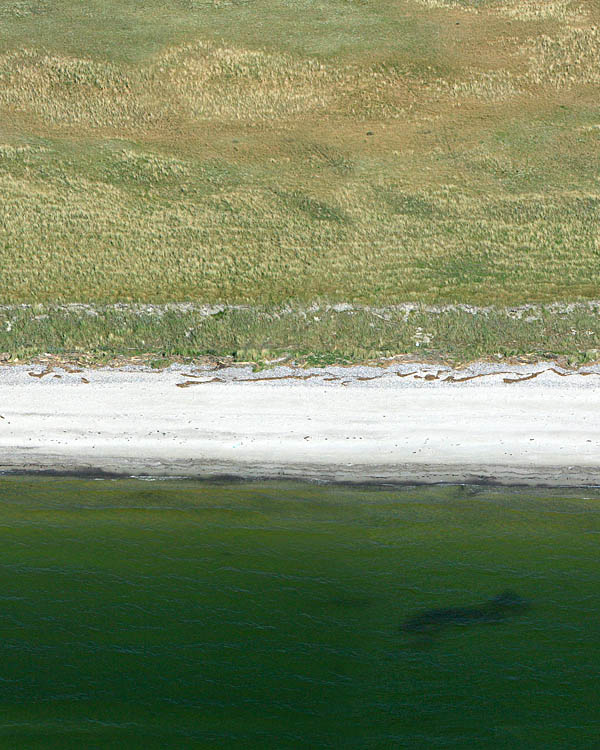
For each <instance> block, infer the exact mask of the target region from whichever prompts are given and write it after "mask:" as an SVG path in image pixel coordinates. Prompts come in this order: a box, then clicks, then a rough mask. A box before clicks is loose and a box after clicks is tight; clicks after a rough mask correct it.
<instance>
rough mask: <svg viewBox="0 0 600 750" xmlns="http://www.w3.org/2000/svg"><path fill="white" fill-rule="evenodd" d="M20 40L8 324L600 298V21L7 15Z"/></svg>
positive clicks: (401, 9) (551, 9) (182, 8)
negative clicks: (84, 312) (130, 309)
mask: <svg viewBox="0 0 600 750" xmlns="http://www.w3.org/2000/svg"><path fill="white" fill-rule="evenodd" d="M0 24H1V29H2V33H1V34H0V196H1V201H0V303H3V304H18V303H44V304H48V305H52V304H54V303H59V302H92V303H97V304H105V303H112V302H119V301H121V302H151V303H159V304H160V303H166V302H170V301H186V300H189V301H194V302H199V303H215V302H221V303H234V304H236V303H244V304H251V305H273V306H277V305H281V304H284V303H286V302H288V301H290V300H292V301H294V302H295V303H298V304H305V305H306V304H311V303H313V302H314V301H315V300H326V301H328V302H346V301H351V302H354V303H362V304H371V305H380V306H385V305H391V304H395V303H398V302H403V301H414V302H419V303H434V304H435V303H447V302H461V303H473V304H479V305H489V304H492V305H496V306H498V307H502V306H506V305H515V304H521V303H524V302H545V303H547V302H552V301H555V300H563V301H569V300H586V299H595V298H597V297H599V296H600V294H599V289H600V262H599V261H600V229H599V227H600V222H599V219H600V184H599V179H600V177H599V175H600V149H599V148H598V146H599V145H600V110H599V107H598V96H597V91H598V88H597V87H598V84H599V83H600V2H598V0H588V1H587V2H585V1H583V2H576V1H575V2H570V1H569V0H480V1H479V2H475V1H473V2H469V1H468V0H173V2H171V3H169V4H167V5H165V4H164V3H159V2H157V1H155V0H150V2H148V1H147V0H145V1H144V2H141V0H91V1H90V2H86V3H81V2H80V1H79V0H5V1H4V2H3V3H2V4H1V5H0ZM591 344H592V345H593V346H596V345H600V341H598V340H596V339H594V341H592V342H591ZM10 346H11V347H12V348H13V349H14V348H15V347H16V346H17V344H16V343H14V342H13V344H11V345H10ZM507 347H508V348H510V347H509V346H508V343H507ZM588 348H590V347H588ZM564 351H565V352H566V351H567V349H566V348H565V349H564Z"/></svg>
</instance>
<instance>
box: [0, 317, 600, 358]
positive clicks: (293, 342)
mask: <svg viewBox="0 0 600 750" xmlns="http://www.w3.org/2000/svg"><path fill="white" fill-rule="evenodd" d="M411 353H414V354H418V356H419V357H420V358H422V359H426V360H437V361H439V360H442V361H445V362H449V363H452V364H461V363H465V362H467V361H471V360H474V359H478V358H483V357H488V356H490V355H491V356H493V358H494V359H496V360H502V359H510V358H514V357H524V356H525V357H527V358H528V359H532V360H536V359H543V358H560V359H561V364H564V365H578V364H583V363H589V362H595V361H598V360H600V303H599V304H597V305H595V306H590V307H588V306H579V307H575V308H573V309H570V310H566V309H559V310H556V309H553V308H548V307H538V308H532V309H528V310H526V311H520V312H517V313H515V311H511V310H480V311H479V312H478V313H477V314H473V312H469V311H466V310H461V309H445V310H440V311H437V312H432V311H431V309H427V308H416V309H414V310H410V311H408V310H399V309H392V308H388V309H385V308H384V309H379V310H370V309H364V308H362V309H361V308H356V309H354V310H346V311H343V310H335V309H332V308H329V307H328V306H327V305H321V306H320V307H319V306H317V305H314V306H313V307H311V308H305V307H302V306H300V305H294V306H288V307H286V308H281V307H280V308H273V307H270V306H264V307H263V308H262V309H258V308H248V309H231V308H229V309H224V310H221V311H216V310H213V311H212V313H211V314H209V313H208V311H206V310H202V309H200V308H196V309H194V308H192V309H187V310H186V309H181V308H165V307H158V308H157V307H149V308H139V307H136V306H121V307H113V306H109V307H104V308H95V309H94V308H91V309H85V308H84V309H81V308H79V309H78V308H60V307H56V306H54V307H48V306H42V305H39V306H36V307H34V308H21V307H12V308H4V309H0V354H1V355H2V357H3V359H5V360H12V361H18V360H21V361H23V360H28V359H32V358H35V357H40V356H43V357H44V358H45V359H48V357H51V358H55V359H56V360H59V361H61V360H62V361H65V360H70V361H79V362H83V363H89V364H106V363H109V362H111V361H114V360H116V359H123V358H125V359H128V360H133V361H138V362H143V363H145V364H148V365H150V366H151V367H153V368H156V369H160V368H162V367H166V366H167V365H168V364H169V363H170V362H173V361H192V360H199V359H202V358H206V357H208V358H210V359H213V360H214V359H225V360H228V361H231V362H236V361H237V362H254V363H255V364H256V365H257V366H260V367H265V366H267V365H268V364H269V363H270V362H272V361H273V360H279V361H281V362H297V363H300V364H305V365H313V366H321V365H327V364H333V363H340V364H350V363H352V362H358V361H368V360H371V361H373V360H381V359H383V358H390V357H394V356H397V355H403V354H411ZM136 358H137V360H136Z"/></svg>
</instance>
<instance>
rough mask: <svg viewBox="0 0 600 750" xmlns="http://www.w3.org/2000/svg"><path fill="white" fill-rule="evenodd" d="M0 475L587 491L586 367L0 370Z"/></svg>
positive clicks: (596, 429)
mask: <svg viewBox="0 0 600 750" xmlns="http://www.w3.org/2000/svg"><path fill="white" fill-rule="evenodd" d="M0 471H2V472H9V471H10V472H23V471H26V472H39V471H54V472H82V473H91V474H98V475H101V474H103V473H109V474H115V475H129V476H147V477H175V476H177V477H213V478H214V477H219V476H230V477H240V478H284V477H286V478H298V479H300V478H302V479H310V480H318V481H343V482H359V483H412V482H415V483H416V482H456V483H462V482H485V481H490V482H497V483H501V484H527V485H565V486H590V485H600V367H597V366H591V367H584V368H582V369H581V370H579V371H567V370H561V369H560V368H559V367H557V366H556V365H555V364H553V363H552V362H546V363H540V364H536V365H520V366H507V365H502V364H498V365H493V364H476V365H473V366H471V367H469V368H466V369H463V370H460V371H455V370H452V369H450V368H447V367H435V366H424V365H414V364H402V365H398V364H396V365H391V366H389V367H351V368H342V367H327V368H324V369H311V370H300V369H294V368H290V367H276V368H274V369H270V370H267V371H263V372H257V373H253V372H252V370H251V369H250V368H249V367H235V368H234V367H231V368H225V369H210V368H208V367H207V368H190V367H182V366H172V367H170V368H169V369H168V370H166V371H162V372H156V371H152V370H142V369H140V368H137V369H136V368H134V367H124V368H122V369H119V370H114V369H113V370H109V369H90V370H75V369H70V370H67V369H58V368H57V369H51V370H48V369H45V368H44V367H42V366H39V365H38V366H24V365H23V366H11V367H3V368H0Z"/></svg>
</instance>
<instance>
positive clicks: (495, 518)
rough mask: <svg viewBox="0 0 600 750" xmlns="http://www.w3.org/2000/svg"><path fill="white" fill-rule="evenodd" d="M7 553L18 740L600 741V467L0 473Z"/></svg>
mask: <svg viewBox="0 0 600 750" xmlns="http://www.w3.org/2000/svg"><path fill="white" fill-rule="evenodd" d="M0 571H1V578H0V748H17V749H21V748H23V749H24V750H35V749H37V748H48V749H49V748H61V750H65V749H66V748H83V749H85V750H87V748H124V749H125V750H129V748H146V749H150V748H178V749H179V748H242V749H244V750H252V749H254V748H257V749H263V748H277V749H283V750H284V749H286V748H310V749H313V748H314V749H315V750H316V749H318V748H343V749H344V750H346V749H350V748H365V749H369V750H370V749H371V748H382V749H384V748H385V749H388V748H390V749H391V748H469V749H472V748H486V750H494V749H495V748H526V749H527V750H534V749H536V748H540V750H542V749H543V750H551V749H552V748H561V749H563V748H569V749H570V750H573V749H574V748H586V749H589V748H592V747H597V746H598V737H599V736H600V704H599V702H598V686H599V684H600V617H599V614H600V492H598V491H593V490H580V491H573V490H518V491H517V490H506V489H499V488H489V487H452V486H445V487H432V486H429V487H421V488H414V487H412V488H411V487H404V488H399V489H398V488H361V489H357V488H348V487H340V486H337V487H331V486H319V485H313V484H300V483H196V482H180V481H155V482H149V481H143V480H108V479H107V480H101V481H99V480H92V479H80V478H60V477H43V478H39V477H38V478H32V477H18V476H4V477H0ZM502 592H510V596H512V597H513V598H512V599H510V597H509V598H508V599H506V597H505V599H501V600H500V601H509V600H510V602H514V601H518V602H519V603H521V604H522V605H523V606H516V607H510V606H509V607H507V608H506V609H505V610H503V611H502V612H501V613H500V614H499V616H497V617H496V614H497V611H496V609H494V607H496V605H495V604H489V602H490V601H493V599H494V597H496V596H498V595H499V594H502ZM515 597H516V598H515ZM496 601H498V600H496ZM486 602H487V604H486ZM490 607H491V608H492V609H491V610H490ZM490 611H492V612H493V616H489V612H490ZM482 613H487V614H484V615H482Z"/></svg>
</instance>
